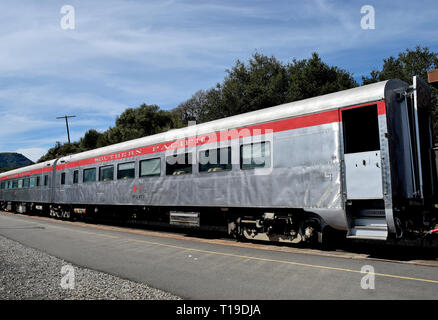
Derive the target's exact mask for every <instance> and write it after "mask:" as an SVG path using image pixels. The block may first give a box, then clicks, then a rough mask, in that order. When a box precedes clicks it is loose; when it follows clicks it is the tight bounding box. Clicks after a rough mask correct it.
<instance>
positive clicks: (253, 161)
mask: <svg viewBox="0 0 438 320" xmlns="http://www.w3.org/2000/svg"><path fill="white" fill-rule="evenodd" d="M269 167H271V143H270V142H269V141H264V142H258V143H251V144H244V145H241V146H240V169H243V170H245V169H255V168H269Z"/></svg>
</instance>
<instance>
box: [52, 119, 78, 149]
mask: <svg viewBox="0 0 438 320" xmlns="http://www.w3.org/2000/svg"><path fill="white" fill-rule="evenodd" d="M75 117H76V116H63V117H56V119H65V125H66V126H67V136H68V144H70V131H69V130H68V120H67V119H68V118H75Z"/></svg>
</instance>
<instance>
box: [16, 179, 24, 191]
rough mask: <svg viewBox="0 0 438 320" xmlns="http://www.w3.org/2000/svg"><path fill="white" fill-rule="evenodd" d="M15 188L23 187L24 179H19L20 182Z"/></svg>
mask: <svg viewBox="0 0 438 320" xmlns="http://www.w3.org/2000/svg"><path fill="white" fill-rule="evenodd" d="M15 188H18V189H21V188H23V179H20V180H18V184H17V186H16V187H15Z"/></svg>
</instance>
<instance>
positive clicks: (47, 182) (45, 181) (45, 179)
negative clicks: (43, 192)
mask: <svg viewBox="0 0 438 320" xmlns="http://www.w3.org/2000/svg"><path fill="white" fill-rule="evenodd" d="M48 184H49V176H48V175H45V176H44V185H45V186H47V185H48Z"/></svg>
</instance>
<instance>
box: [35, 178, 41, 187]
mask: <svg viewBox="0 0 438 320" xmlns="http://www.w3.org/2000/svg"><path fill="white" fill-rule="evenodd" d="M40 185H41V177H37V178H36V186H37V187H39V186H40Z"/></svg>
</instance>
